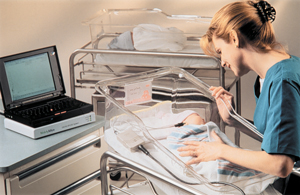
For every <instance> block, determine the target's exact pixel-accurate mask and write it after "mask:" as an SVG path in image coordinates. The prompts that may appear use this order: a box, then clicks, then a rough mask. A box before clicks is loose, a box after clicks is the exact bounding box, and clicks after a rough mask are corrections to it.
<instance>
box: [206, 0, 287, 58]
mask: <svg viewBox="0 0 300 195" xmlns="http://www.w3.org/2000/svg"><path fill="white" fill-rule="evenodd" d="M258 2H259V1H241V2H234V3H230V4H227V5H225V6H224V7H223V8H221V9H220V10H219V11H218V12H217V13H216V14H215V15H214V17H213V19H212V21H211V24H210V26H209V29H208V31H207V32H206V34H205V35H204V36H203V37H202V38H201V40H200V46H201V48H202V49H203V51H204V53H205V54H207V55H211V56H215V57H219V55H218V54H217V52H216V51H215V48H214V45H213V43H212V38H213V36H216V37H217V38H221V39H223V40H224V41H225V42H226V43H229V42H230V32H231V31H232V30H235V31H236V32H237V35H238V38H239V47H240V48H243V47H244V46H245V45H246V44H249V45H251V46H252V47H253V48H254V49H255V50H256V51H257V52H262V53H266V52H268V51H271V50H276V51H279V52H284V53H285V50H284V48H283V47H282V45H281V44H279V43H278V42H277V41H276V39H275V33H274V29H273V26H272V24H271V22H270V21H263V20H262V19H261V17H260V15H259V13H258V9H257V8H256V7H254V5H255V4H256V3H258Z"/></svg>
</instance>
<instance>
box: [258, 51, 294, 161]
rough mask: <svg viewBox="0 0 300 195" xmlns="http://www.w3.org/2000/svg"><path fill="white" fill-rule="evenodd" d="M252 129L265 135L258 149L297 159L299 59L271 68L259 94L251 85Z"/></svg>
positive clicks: (292, 57)
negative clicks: (252, 92)
mask: <svg viewBox="0 0 300 195" xmlns="http://www.w3.org/2000/svg"><path fill="white" fill-rule="evenodd" d="M254 93H255V99H256V108H255V112H254V125H255V126H256V127H257V129H258V130H259V131H260V132H261V133H262V134H263V135H264V137H263V141H262V145H261V149H262V150H264V151H266V152H267V153H269V154H286V155H292V156H294V157H296V159H299V158H300V58H298V57H295V56H291V58H290V59H286V60H283V61H281V62H278V63H276V64H275V65H273V66H272V67H271V68H270V69H269V70H268V71H267V74H266V77H265V80H264V83H263V87H262V90H261V93H260V83H259V77H258V78H257V79H256V82H255V85H254Z"/></svg>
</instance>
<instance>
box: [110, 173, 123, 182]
mask: <svg viewBox="0 0 300 195" xmlns="http://www.w3.org/2000/svg"><path fill="white" fill-rule="evenodd" d="M109 177H110V179H111V180H114V181H117V180H119V179H120V178H121V171H114V172H111V173H110V174H109Z"/></svg>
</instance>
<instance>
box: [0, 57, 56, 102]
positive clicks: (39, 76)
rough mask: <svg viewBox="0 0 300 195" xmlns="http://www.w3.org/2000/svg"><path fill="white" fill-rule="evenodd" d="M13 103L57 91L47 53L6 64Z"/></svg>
mask: <svg viewBox="0 0 300 195" xmlns="http://www.w3.org/2000/svg"><path fill="white" fill-rule="evenodd" d="M4 67H5V70H6V75H7V81H8V85H9V90H10V94H11V98H12V101H15V100H19V99H24V98H27V97H31V96H35V95H38V94H43V93H47V92H50V91H54V90H55V84H54V80H53V77H52V71H51V68H50V62H49V58H48V54H47V53H42V54H37V55H34V56H29V57H26V58H21V59H17V60H12V61H8V62H4Z"/></svg>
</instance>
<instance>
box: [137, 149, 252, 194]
mask: <svg viewBox="0 0 300 195" xmlns="http://www.w3.org/2000/svg"><path fill="white" fill-rule="evenodd" d="M138 149H139V150H141V151H142V152H143V153H144V154H146V155H147V156H149V157H150V158H151V159H152V160H154V161H155V162H156V163H158V164H159V165H160V166H161V167H162V168H164V169H165V170H166V171H167V172H168V173H170V174H171V175H172V176H173V177H174V178H175V179H177V180H178V181H180V182H183V183H185V184H188V185H201V183H191V182H186V181H184V180H182V179H180V178H178V177H177V176H176V175H175V174H173V173H172V172H171V171H170V170H169V169H168V168H167V167H165V166H164V165H163V164H162V163H161V162H159V161H158V160H157V159H156V158H154V157H153V156H152V155H151V154H150V152H149V151H148V150H147V149H146V148H145V147H144V146H143V145H142V144H140V145H139V146H138ZM210 183H211V184H222V185H228V186H231V187H233V188H235V189H236V190H238V191H240V192H241V194H243V195H246V194H245V193H244V191H243V190H242V189H241V188H239V187H238V186H236V185H234V184H231V183H227V182H218V181H216V182H210Z"/></svg>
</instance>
